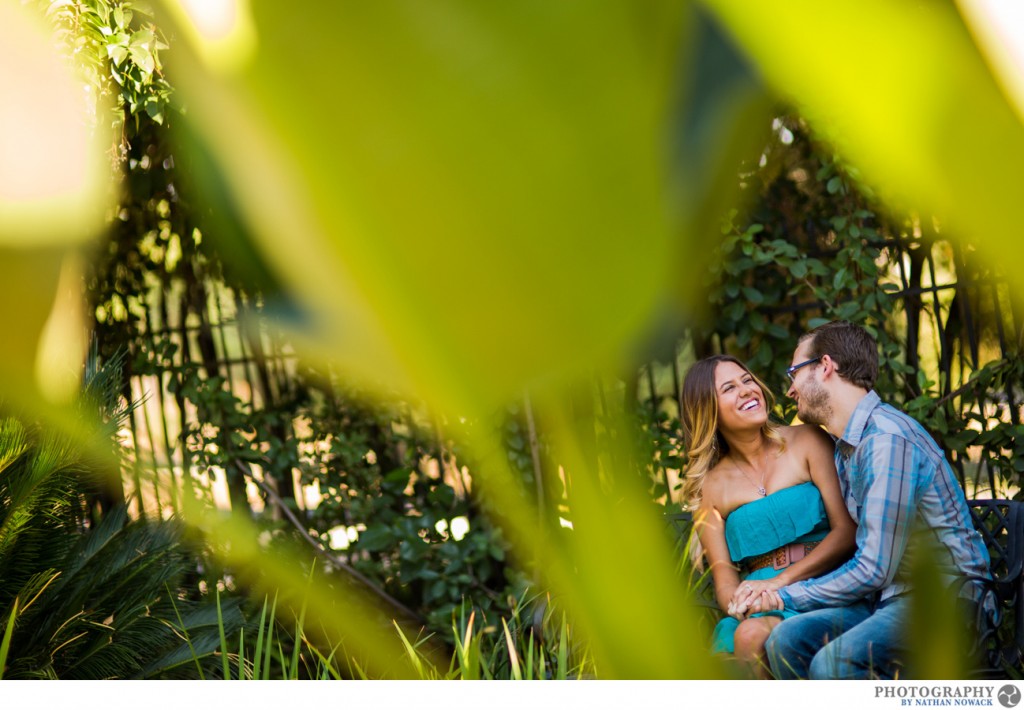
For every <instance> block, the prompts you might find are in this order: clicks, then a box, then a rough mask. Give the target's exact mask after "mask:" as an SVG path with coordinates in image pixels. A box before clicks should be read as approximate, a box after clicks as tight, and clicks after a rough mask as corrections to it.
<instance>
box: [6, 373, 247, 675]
mask: <svg viewBox="0 0 1024 710" xmlns="http://www.w3.org/2000/svg"><path fill="white" fill-rule="evenodd" d="M114 375H115V373H112V372H111V370H110V369H109V366H108V369H105V370H101V371H99V372H97V373H94V374H93V376H91V377H90V378H89V379H88V381H87V383H86V388H85V390H84V392H83V396H82V400H81V405H80V408H79V409H78V411H77V412H76V415H77V416H79V417H82V418H83V419H89V420H90V421H91V422H93V423H95V422H94V421H93V420H97V418H98V417H97V415H99V414H101V413H102V414H103V415H105V416H106V417H107V421H106V422H105V423H104V424H103V425H102V426H100V428H99V434H98V435H99V436H100V437H105V438H107V440H108V441H109V440H110V439H111V438H112V435H113V432H114V430H115V429H116V428H117V425H118V424H119V423H120V421H121V418H122V417H123V415H124V412H123V411H121V412H118V411H116V410H114V409H111V408H110V404H111V403H115V404H116V402H117V397H116V388H117V386H118V385H119V382H118V379H117V377H116V376H114ZM111 386H113V387H114V390H113V392H111V389H110V388H111ZM102 448H104V444H98V445H97V446H96V447H89V446H86V445H83V443H82V442H81V441H77V440H75V439H72V438H70V437H68V436H67V435H64V434H60V433H57V432H55V431H53V430H52V428H47V427H42V426H39V425H36V424H32V423H25V422H23V421H21V420H19V419H18V418H15V417H5V418H3V419H2V420H0V629H2V630H0V636H2V637H3V638H4V642H3V644H2V646H0V658H2V661H0V675H2V677H3V678H4V679H12V678H13V679H17V678H23V679H24V678H61V679H73V678H77V679H100V678H129V677H173V676H175V675H176V674H177V673H178V672H179V670H180V667H181V666H182V665H183V664H185V663H188V664H189V665H191V664H193V663H196V664H200V665H202V664H206V663H208V662H209V657H210V654H211V653H212V652H213V650H214V649H215V648H216V640H217V636H216V616H215V615H211V614H210V611H211V610H212V609H213V607H212V606H209V605H207V606H206V607H205V608H204V606H203V605H202V604H197V603H196V599H195V596H194V591H195V590H192V593H190V590H189V589H188V585H187V583H186V578H187V577H188V575H189V574H190V573H194V565H193V564H192V563H191V560H192V552H191V551H190V550H189V549H188V547H187V546H186V545H185V543H184V535H183V531H182V529H181V526H180V525H179V524H176V523H170V522H157V523H153V522H145V521H138V520H129V518H128V516H127V514H126V511H125V509H124V507H120V508H117V509H114V510H112V511H110V512H108V513H106V514H105V515H102V516H99V517H97V516H96V514H95V511H90V510H89V509H88V508H87V507H86V505H85V504H84V501H85V496H86V495H87V494H89V493H90V492H95V491H96V490H98V489H102V488H103V487H104V486H105V485H106V484H107V472H106V471H105V470H104V468H105V467H106V466H108V465H110V463H111V461H112V460H113V459H107V458H101V457H98V456H96V455H95V454H93V453H92V452H93V451H95V450H101V449H102ZM222 617H223V618H224V619H226V622H225V623H226V625H227V628H229V629H231V630H232V632H233V631H234V630H237V628H238V626H239V624H240V622H241V619H240V617H239V614H238V604H237V603H236V602H232V603H230V604H227V605H225V608H224V609H223V614H222ZM176 630H177V632H176ZM179 633H187V634H188V635H189V636H190V638H191V644H190V647H189V649H186V644H185V643H184V642H183V641H182V640H181V637H180V636H179ZM183 651H186V653H185V654H184V655H183V654H182V652H183Z"/></svg>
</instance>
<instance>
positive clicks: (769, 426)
mask: <svg viewBox="0 0 1024 710" xmlns="http://www.w3.org/2000/svg"><path fill="white" fill-rule="evenodd" d="M723 362H731V363H734V364H735V365H737V366H739V367H740V368H741V369H742V370H743V371H744V372H746V373H747V374H749V375H750V376H751V377H752V378H753V379H754V383H755V384H756V385H757V386H758V387H759V388H760V389H761V395H762V396H763V397H764V402H765V409H766V410H767V411H768V412H771V411H772V409H774V408H775V396H774V395H773V394H772V392H771V390H770V389H768V387H767V386H766V385H765V384H764V382H762V381H761V380H760V378H758V377H757V375H755V374H754V373H752V372H751V371H750V369H749V368H748V367H747V366H746V365H744V364H743V363H742V362H741V361H740V360H738V359H737V358H734V357H733V356H732V355H712V356H710V357H706V358H704V359H703V360H698V361H697V362H696V363H694V364H693V366H692V367H691V368H690V369H689V371H688V372H687V373H686V377H685V378H684V379H683V401H682V412H680V416H679V420H680V422H681V424H682V428H683V446H684V447H685V449H686V458H687V467H686V476H685V478H684V479H683V490H682V502H683V503H684V504H686V505H687V506H688V507H689V509H690V510H691V511H693V514H694V522H695V527H696V524H699V522H700V521H699V520H698V519H697V511H698V510H700V506H701V500H702V497H703V490H704V479H705V477H706V476H707V474H708V472H709V471H710V470H711V469H713V468H714V467H715V465H716V464H717V463H718V462H719V461H720V460H721V458H722V456H724V455H726V454H728V453H729V445H728V444H727V443H726V441H725V438H724V437H723V436H722V434H721V432H719V430H718V389H717V388H716V387H715V371H716V370H717V369H718V366H719V365H720V364H721V363H723ZM761 433H762V435H764V436H765V437H766V438H767V439H768V440H769V441H773V442H775V443H776V444H778V446H779V448H780V450H781V449H783V448H785V442H784V440H783V438H782V436H781V435H780V434H779V432H778V425H777V424H775V423H774V422H773V421H772V420H771V417H770V416H769V417H768V419H767V420H765V423H764V426H763V427H761ZM702 555H703V548H702V547H701V545H700V542H699V540H698V539H697V537H696V536H694V537H693V539H692V540H691V542H690V557H691V559H692V560H693V562H694V563H695V564H697V565H698V566H699V565H700V560H701V556H702Z"/></svg>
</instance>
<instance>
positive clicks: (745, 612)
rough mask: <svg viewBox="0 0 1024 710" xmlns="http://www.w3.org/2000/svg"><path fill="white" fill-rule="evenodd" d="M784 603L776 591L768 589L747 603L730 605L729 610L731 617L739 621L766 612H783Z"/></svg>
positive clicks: (750, 598)
mask: <svg viewBox="0 0 1024 710" xmlns="http://www.w3.org/2000/svg"><path fill="white" fill-rule="evenodd" d="M784 606H785V605H784V604H783V603H782V597H780V596H779V593H778V592H777V591H776V590H774V589H766V590H764V591H763V592H761V593H760V594H759V595H758V596H756V597H749V598H748V599H747V600H746V601H744V602H742V603H740V604H730V605H729V609H728V614H729V616H735V617H736V618H737V619H745V618H746V617H748V616H750V615H751V614H760V613H761V612H765V611H782V609H783V608H784Z"/></svg>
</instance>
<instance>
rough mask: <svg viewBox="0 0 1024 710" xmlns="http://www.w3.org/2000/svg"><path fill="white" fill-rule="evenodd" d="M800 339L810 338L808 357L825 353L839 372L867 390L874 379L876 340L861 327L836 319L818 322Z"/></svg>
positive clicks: (875, 374)
mask: <svg viewBox="0 0 1024 710" xmlns="http://www.w3.org/2000/svg"><path fill="white" fill-rule="evenodd" d="M800 342H801V343H803V342H810V349H809V350H808V351H807V352H808V354H807V356H808V357H809V358H815V357H821V356H822V355H828V356H829V357H830V358H832V360H833V361H834V362H835V363H836V371H837V372H838V373H839V376H840V377H842V378H843V379H844V380H846V381H847V382H849V383H850V384H854V385H857V386H858V387H863V388H864V389H866V390H869V389H871V388H873V387H874V386H875V380H877V379H878V342H877V341H876V340H875V339H874V338H873V337H872V336H871V334H870V333H868V332H867V331H866V330H864V328H862V327H861V326H859V325H855V324H853V323H850V322H848V321H844V320H840V321H834V322H832V323H826V324H825V325H820V326H818V327H817V328H815V329H814V330H812V331H810V332H809V333H807V334H806V335H804V336H803V337H802V338H800Z"/></svg>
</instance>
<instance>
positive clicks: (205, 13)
mask: <svg viewBox="0 0 1024 710" xmlns="http://www.w3.org/2000/svg"><path fill="white" fill-rule="evenodd" d="M168 7H170V8H171V9H172V10H173V11H174V12H175V14H177V15H178V19H179V21H180V22H182V24H183V26H184V28H185V29H186V30H188V34H189V39H191V40H192V42H193V45H194V47H195V48H196V50H197V51H198V53H199V54H200V56H201V57H202V58H203V59H204V60H205V61H206V63H207V64H208V65H210V66H211V67H213V68H214V69H218V70H221V71H233V70H235V69H238V68H240V67H241V66H243V65H244V64H245V63H247V61H248V60H249V59H250V57H251V56H252V53H253V51H254V50H255V48H256V29H255V25H254V24H253V20H252V14H251V11H250V8H249V2H248V0H177V2H169V3H168Z"/></svg>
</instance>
